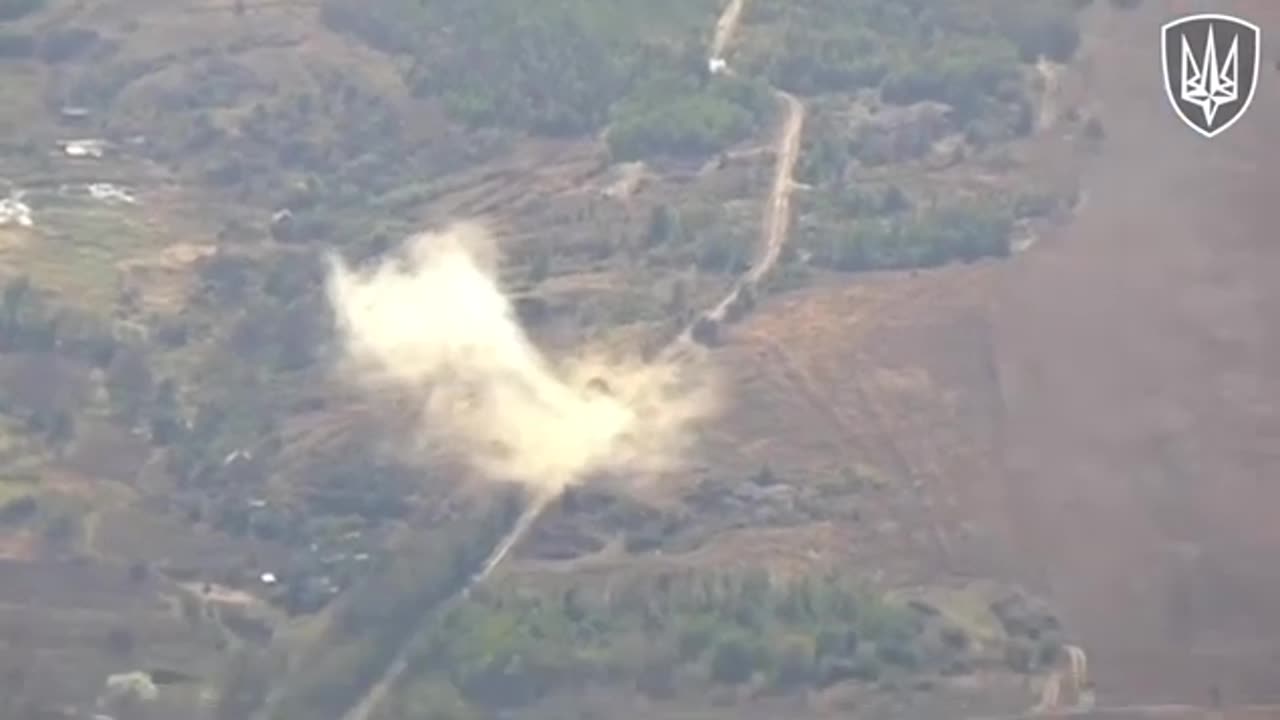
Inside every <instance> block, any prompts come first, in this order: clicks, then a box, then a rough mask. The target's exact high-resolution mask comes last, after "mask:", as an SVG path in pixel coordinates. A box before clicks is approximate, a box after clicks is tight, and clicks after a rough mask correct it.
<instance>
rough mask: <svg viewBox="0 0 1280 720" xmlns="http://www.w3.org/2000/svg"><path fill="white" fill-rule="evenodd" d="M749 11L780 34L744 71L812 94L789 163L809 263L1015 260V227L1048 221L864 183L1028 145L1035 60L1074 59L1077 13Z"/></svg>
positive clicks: (1017, 9) (992, 8)
mask: <svg viewBox="0 0 1280 720" xmlns="http://www.w3.org/2000/svg"><path fill="white" fill-rule="evenodd" d="M748 7H749V8H750V11H749V19H750V20H751V21H752V22H755V23H759V24H761V25H762V26H763V27H764V28H765V29H764V30H761V31H760V32H761V33H762V34H765V33H770V31H769V30H768V28H772V27H783V28H788V29H786V30H784V31H783V32H782V34H781V35H780V36H778V37H773V35H772V34H770V35H768V37H770V38H772V39H773V42H769V43H765V42H760V43H757V44H756V46H754V48H753V50H754V51H753V52H750V53H749V55H748V57H749V61H750V63H751V66H752V67H753V68H756V69H758V70H759V71H760V72H763V73H765V74H767V75H768V76H769V77H770V78H771V79H772V81H773V82H774V83H776V84H777V85H779V86H780V87H784V88H787V89H788V90H790V91H791V92H794V93H797V94H801V95H808V96H814V97H815V98H816V102H815V106H814V108H815V111H814V112H813V113H812V115H813V118H812V120H811V122H810V124H809V128H808V131H807V132H806V135H805V139H804V146H803V150H802V157H801V160H800V166H799V167H798V168H797V175H798V177H799V179H800V180H802V181H803V182H805V183H808V184H810V185H812V186H814V188H815V190H814V191H813V192H811V193H808V194H806V195H805V196H803V198H802V200H801V203H802V205H801V207H802V209H801V211H800V212H801V217H802V218H803V221H802V224H803V225H804V226H806V232H805V236H804V238H805V239H804V242H805V246H806V249H807V250H808V251H809V253H810V255H809V256H810V258H811V259H812V261H813V262H814V263H815V264H817V265H819V266H822V267H828V268H832V269H837V270H843V271H858V270H878V269H902V268H914V267H932V266H936V265H941V264H944V263H947V262H951V261H971V260H976V259H979V258H983V257H1000V256H1003V255H1007V254H1008V253H1009V250H1010V235H1011V233H1012V231H1013V227H1014V221H1015V220H1018V219H1023V218H1027V217H1032V216H1038V215H1043V214H1046V213H1047V212H1048V211H1047V210H1043V211H1041V209H1036V208H1031V209H1028V208H1027V207H1026V205H1025V202H1024V201H1022V200H1018V201H1016V202H1015V201H1010V200H1007V199H1001V198H999V197H995V198H992V197H967V199H965V197H966V196H970V195H972V193H970V192H968V191H966V190H963V189H960V190H957V189H953V188H943V189H941V190H933V189H931V188H928V187H919V188H910V186H909V185H907V184H889V183H884V182H878V181H875V180H872V181H870V182H868V181H867V176H868V175H874V174H875V173H877V172H880V171H882V170H883V169H884V168H887V167H889V166H898V167H901V166H912V165H917V164H923V165H925V166H928V167H939V166H942V167H945V166H949V165H954V164H956V163H958V162H961V161H962V160H963V159H964V158H965V157H966V156H978V155H980V154H981V153H982V152H983V151H985V150H987V149H990V148H993V147H999V146H1000V145H1001V144H1004V143H1008V142H1012V141H1016V140H1019V139H1021V138H1024V137H1026V136H1027V135H1028V134H1029V133H1030V131H1031V129H1032V125H1033V115H1034V111H1033V107H1034V100H1035V99H1034V95H1033V91H1032V83H1031V82H1029V78H1030V77H1031V76H1032V75H1033V74H1034V70H1033V69H1032V68H1031V67H1030V64H1031V63H1034V62H1035V61H1036V60H1037V59H1039V58H1045V59H1048V60H1051V61H1055V62H1063V61H1066V60H1069V59H1070V58H1071V57H1072V56H1073V54H1074V53H1075V50H1076V47H1077V46H1078V44H1079V36H1078V32H1079V31H1078V29H1077V27H1076V24H1075V17H1074V13H1075V11H1076V8H1075V7H1074V6H1073V5H1071V4H1068V3H1062V2H1053V1H1052V0H1048V1H1043V2H1036V1H1029V2H1022V3H1000V2H991V1H990V0H973V1H968V2H953V3H948V2H929V1H928V0H919V1H917V2H903V3H885V2H879V1H877V0H859V1H856V2H852V3H850V2H836V1H835V0H829V1H821V0H820V1H815V2H806V3H780V2H779V3H769V2H764V3H755V4H748ZM922 191H923V192H922ZM956 195H960V196H961V198H956V197H955V196H956ZM987 195H991V193H987ZM1047 203H1048V204H1049V205H1051V206H1056V205H1057V204H1058V200H1056V199H1052V198H1051V199H1049V200H1048V201H1047Z"/></svg>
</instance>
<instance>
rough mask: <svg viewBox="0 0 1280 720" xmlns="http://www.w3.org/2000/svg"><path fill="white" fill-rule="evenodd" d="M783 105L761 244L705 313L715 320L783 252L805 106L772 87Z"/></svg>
mask: <svg viewBox="0 0 1280 720" xmlns="http://www.w3.org/2000/svg"><path fill="white" fill-rule="evenodd" d="M774 92H775V93H776V94H777V96H778V98H779V99H780V100H781V101H782V103H783V105H785V106H786V118H785V119H784V120H783V122H782V128H781V129H780V130H779V132H778V142H777V151H776V152H777V159H776V161H775V166H774V172H773V186H772V187H771V188H770V190H769V200H768V203H767V204H766V205H765V212H764V220H763V223H762V232H761V241H760V247H759V249H758V250H757V251H756V257H755V260H754V262H753V263H752V264H751V269H749V270H747V272H746V273H744V274H743V276H742V278H741V279H739V281H738V282H737V283H735V284H734V286H733V289H732V290H730V291H729V293H728V294H727V295H725V297H724V298H723V299H721V300H720V302H719V303H718V304H717V305H716V306H715V308H714V309H712V310H711V311H710V312H709V313H707V317H710V318H712V319H713V320H716V321H722V320H724V317H725V314H726V313H727V312H728V310H729V306H730V305H732V304H733V303H734V302H735V301H736V300H737V299H738V295H739V293H741V292H742V291H743V288H746V287H753V286H755V285H757V284H758V283H759V282H760V281H761V280H763V279H764V277H765V275H768V274H769V271H770V270H772V269H773V267H774V266H775V265H777V264H778V258H780V257H781V256H782V248H783V246H785V245H786V243H787V235H788V231H789V230H790V227H791V192H792V191H793V190H794V189H795V181H794V180H793V179H792V178H793V177H794V173H795V167H796V160H798V159H799V156H800V138H801V136H802V135H801V134H802V132H803V130H804V119H805V106H804V103H802V102H800V100H799V99H798V98H796V97H795V96H794V95H791V94H790V93H787V92H783V91H782V90H775V91H774Z"/></svg>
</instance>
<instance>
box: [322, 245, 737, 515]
mask: <svg viewBox="0 0 1280 720" xmlns="http://www.w3.org/2000/svg"><path fill="white" fill-rule="evenodd" d="M496 266H497V258H496V253H495V251H494V245H493V243H492V242H491V240H490V238H489V237H488V235H487V234H486V233H485V232H484V231H483V230H482V229H481V228H479V227H477V226H471V225H457V226H453V227H450V228H448V229H447V230H445V231H443V232H438V233H424V234H421V235H418V236H415V237H412V238H410V239H409V241H408V242H407V243H406V244H405V246H404V247H403V248H402V249H401V252H400V253H399V256H398V257H395V258H392V259H388V260H385V261H383V262H381V263H380V264H377V265H376V266H373V267H370V268H363V269H360V268H352V267H350V266H348V265H346V264H345V263H343V262H342V261H340V260H338V259H334V260H332V261H331V271H330V275H329V298H330V301H331V303H332V305H333V309H334V313H335V316H336V322H337V328H338V331H339V338H340V340H341V344H342V347H343V349H344V356H345V360H346V363H345V368H346V369H347V370H348V372H349V373H350V376H351V378H352V379H354V380H356V381H358V382H359V383H360V384H361V385H362V386H364V387H366V388H368V389H371V390H376V391H379V392H385V391H388V390H390V391H392V392H394V393H397V394H398V395H399V397H400V398H401V399H403V400H407V401H408V402H409V403H410V404H411V405H412V406H413V409H414V410H415V411H416V419H415V423H416V425H415V427H414V428H413V429H414V431H415V434H416V436H417V437H418V438H419V439H420V440H421V441H422V442H423V447H426V446H428V445H432V446H440V445H443V446H445V447H446V448H447V449H448V451H449V452H451V453H453V454H455V455H456V456H457V457H458V458H459V459H462V460H464V461H465V462H467V463H469V464H470V465H472V466H473V467H474V468H475V469H477V470H478V471H479V472H480V473H481V474H482V475H484V476H486V477H489V478H493V479H496V480H506V481H514V482H518V483H520V484H522V485H523V486H525V487H526V488H527V489H528V490H529V492H530V495H531V497H532V498H533V503H534V505H536V506H541V505H543V504H545V503H546V502H547V501H549V500H550V499H552V498H554V497H555V496H556V495H557V494H558V493H559V492H560V491H562V490H563V489H564V488H565V487H566V486H569V485H572V484H575V483H580V482H583V481H584V480H586V479H588V478H590V477H592V476H593V475H596V474H610V475H615V476H625V477H632V478H634V479H635V480H636V481H641V480H646V479H652V478H654V477H657V476H659V475H661V474H662V473H664V472H666V471H669V470H672V469H674V468H675V467H676V466H677V465H678V463H679V462H680V460H681V458H682V456H683V454H684V452H685V451H686V450H687V449H688V447H689V443H690V438H691V431H692V430H693V429H694V426H695V424H696V423H697V422H699V421H701V420H703V419H706V418H708V417H709V416H710V415H711V414H713V413H714V412H715V411H716V408H717V403H716V402H715V400H716V393H715V392H714V383H712V382H711V376H710V375H709V374H708V373H707V368H705V367H698V366H696V365H695V364H692V363H690V362H685V363H682V364H679V365H676V364H670V363H668V364H662V363H656V364H655V363H642V362H639V361H630V362H628V361H620V360H616V359H610V358H608V357H606V356H605V355H603V354H598V353H593V352H589V351H584V352H582V353H578V354H575V356H572V357H565V358H558V359H553V358H549V357H547V356H545V355H544V354H543V353H542V352H541V351H540V350H539V349H538V348H537V347H536V346H535V345H534V343H533V342H531V340H530V339H529V337H528V336H527V335H526V333H525V332H524V329H523V328H522V327H521V326H520V324H519V322H518V319H517V316H516V313H515V310H514V307H513V304H512V302H511V301H510V300H509V299H508V297H507V296H506V295H505V294H504V293H503V291H502V289H501V287H500V285H499V282H498V280H497V275H496ZM535 512H536V511H535ZM530 519H531V518H530Z"/></svg>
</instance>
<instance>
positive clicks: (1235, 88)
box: [1161, 14, 1261, 138]
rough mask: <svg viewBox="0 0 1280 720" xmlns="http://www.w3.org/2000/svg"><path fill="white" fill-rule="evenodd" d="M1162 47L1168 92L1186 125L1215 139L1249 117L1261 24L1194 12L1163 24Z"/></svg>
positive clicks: (1256, 69)
mask: <svg viewBox="0 0 1280 720" xmlns="http://www.w3.org/2000/svg"><path fill="white" fill-rule="evenodd" d="M1175 40H1176V41H1175ZM1161 46H1162V49H1163V51H1164V75H1165V90H1166V92H1167V93H1168V96H1169V101H1170V102H1171V103H1172V104H1173V108H1174V110H1175V111H1176V112H1177V113H1178V117H1180V118H1181V119H1182V121H1183V122H1184V123H1186V124H1187V125H1189V126H1190V127H1191V128H1192V129H1193V130H1195V131H1196V132H1198V133H1200V134H1201V135H1203V136H1205V137H1209V138H1211V137H1214V136H1215V135H1217V134H1219V133H1221V132H1222V131H1224V130H1226V129H1227V128H1228V127H1231V125H1233V124H1234V123H1235V122H1236V121H1237V120H1239V119H1240V117H1241V116H1242V115H1244V111H1245V110H1247V109H1248V108H1249V103H1250V102H1251V101H1252V100H1253V93H1254V89H1255V87H1256V86H1257V82H1258V65H1259V58H1260V57H1261V53H1260V46H1261V31H1260V30H1259V29H1258V26H1256V25H1254V24H1253V23H1250V22H1246V21H1244V20H1241V19H1239V18H1236V17H1231V16H1229V15H1221V14H1202V15H1191V16H1188V17H1184V18H1181V19H1178V20H1175V21H1173V22H1171V23H1167V24H1166V25H1165V26H1164V27H1163V28H1162V35H1161Z"/></svg>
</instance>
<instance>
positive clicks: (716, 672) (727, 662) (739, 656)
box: [711, 634, 763, 685]
mask: <svg viewBox="0 0 1280 720" xmlns="http://www.w3.org/2000/svg"><path fill="white" fill-rule="evenodd" d="M762 654H763V653H762V648H760V647H759V646H757V645H756V644H755V643H753V642H752V641H751V640H750V639H749V638H748V637H747V636H746V635H740V634H734V635H731V636H729V637H726V638H723V639H721V640H720V641H719V642H717V643H716V645H715V647H714V648H712V651H711V679H712V680H714V681H715V682H718V683H721V684H723V685H740V684H742V683H744V682H746V681H748V680H750V679H751V676H752V675H753V674H754V673H755V671H756V669H757V668H758V667H759V664H760V656H761V655H762Z"/></svg>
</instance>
